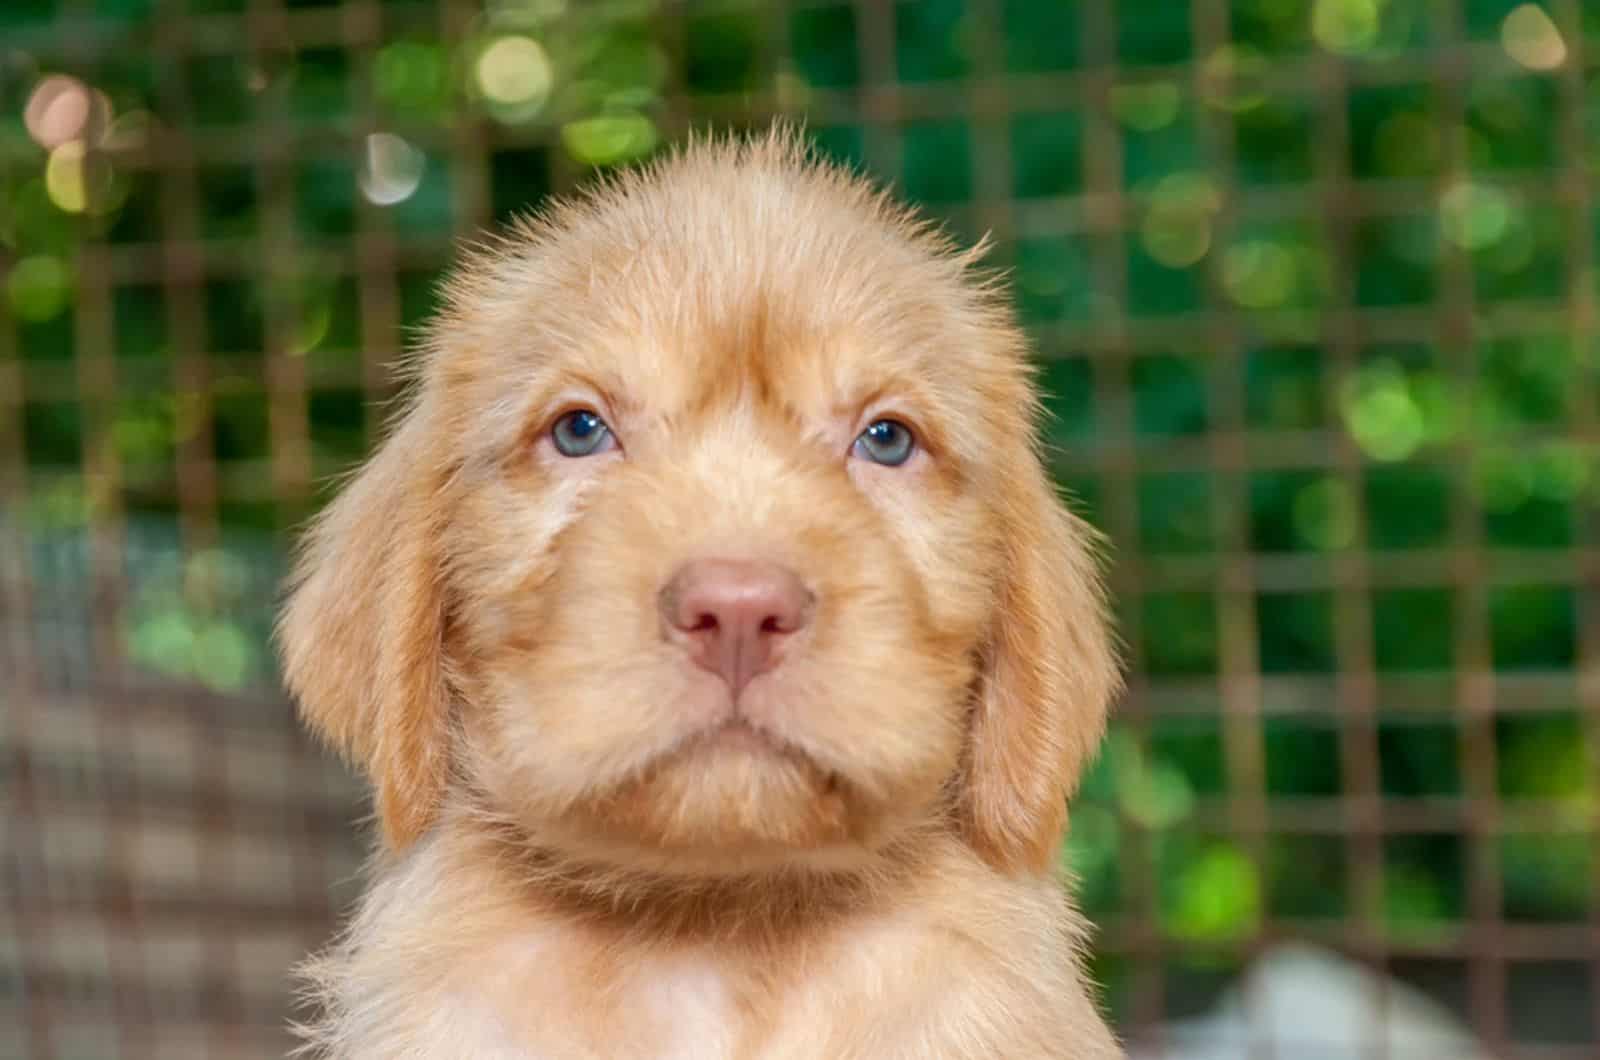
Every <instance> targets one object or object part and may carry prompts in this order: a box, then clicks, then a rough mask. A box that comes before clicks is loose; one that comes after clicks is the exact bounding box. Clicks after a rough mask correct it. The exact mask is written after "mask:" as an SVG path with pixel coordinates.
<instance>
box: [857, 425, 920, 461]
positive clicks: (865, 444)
mask: <svg viewBox="0 0 1600 1060" xmlns="http://www.w3.org/2000/svg"><path fill="white" fill-rule="evenodd" d="M854 448H855V451H856V452H857V453H858V454H859V455H861V456H864V457H866V458H867V459H868V460H871V461H872V462H873V463H874V464H882V465H883V466H885V467H899V466H900V465H901V464H903V463H905V462H906V461H907V460H910V459H911V454H912V453H914V452H916V449H917V440H916V438H914V437H913V436H912V434H911V428H910V427H907V426H906V425H905V424H903V423H901V422H900V421H899V420H874V421H872V422H871V423H869V424H867V429H866V430H864V431H862V432H861V433H860V434H859V435H858V436H857V437H856V444H855V447H854Z"/></svg>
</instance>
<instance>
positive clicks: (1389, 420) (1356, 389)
mask: <svg viewBox="0 0 1600 1060" xmlns="http://www.w3.org/2000/svg"><path fill="white" fill-rule="evenodd" d="M1339 397H1340V402H1339V404H1340V411H1341V412H1342V413H1343V415H1344V421H1345V427H1346V429H1348V430H1349V432H1350V436H1351V437H1352V438H1354V439H1355V441H1356V444H1357V445H1359V446H1360V447H1361V448H1362V450H1363V451H1365V452H1366V453H1367V455H1368V456H1371V457H1372V458H1373V459H1375V460H1384V461H1394V460H1404V459H1406V458H1407V457H1409V456H1411V455H1412V454H1413V453H1415V452H1416V451H1417V449H1418V448H1420V447H1421V445H1422V443H1423V442H1424V441H1425V440H1426V438H1427V435H1428V431H1427V426H1428V425H1427V420H1426V417H1425V416H1424V413H1423V409H1422V406H1421V404H1419V403H1418V401H1417V399H1416V396H1415V395H1414V394H1412V392H1411V388H1410V387H1409V386H1408V385H1407V382H1406V378H1405V375H1404V373H1402V372H1401V371H1400V369H1399V367H1398V366H1396V365H1394V364H1393V363H1391V362H1388V361H1380V362H1379V363H1377V364H1375V365H1373V366H1372V367H1370V368H1367V369H1365V370H1363V371H1362V372H1361V373H1360V374H1358V375H1356V376H1355V377H1354V378H1352V379H1351V380H1348V381H1347V382H1346V384H1345V386H1344V387H1343V388H1341V393H1340V395H1339Z"/></svg>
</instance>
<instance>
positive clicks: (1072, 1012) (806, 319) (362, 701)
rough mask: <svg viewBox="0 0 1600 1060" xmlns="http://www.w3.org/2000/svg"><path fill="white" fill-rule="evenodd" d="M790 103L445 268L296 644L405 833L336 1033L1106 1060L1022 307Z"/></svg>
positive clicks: (391, 843) (1079, 717) (302, 582)
mask: <svg viewBox="0 0 1600 1060" xmlns="http://www.w3.org/2000/svg"><path fill="white" fill-rule="evenodd" d="M975 256H976V253H975V252H974V253H959V252H957V251H956V249H955V248H954V247H953V246H952V245H951V244H950V243H949V242H948V241H946V240H945V239H944V238H943V237H941V236H939V235H937V234H936V233H935V232H934V231H932V230H931V229H930V228H929V227H928V226H927V225H925V224H924V223H922V222H920V221H918V220H916V219H915V218H914V217H913V215H912V214H911V213H910V212H908V211H906V210H904V209H902V208H900V207H897V206H895V205H893V204H892V203H891V202H890V201H889V200H887V199H886V198H885V197H884V196H883V195H882V194H880V193H878V192H875V191H873V190H872V189H871V188H869V187H868V186H867V185H866V184H864V183H863V182H862V181H860V180H858V179H856V178H854V177H852V176H849V175H847V174H845V173H842V172H840V171H839V170H836V169H832V168H828V167H826V166H824V165H821V164H819V163H817V162H815V161H813V160H810V159H809V158H808V157H807V156H806V153H805V151H804V149H803V148H802V147H800V146H799V145H798V142H797V139H796V137H795V136H793V135H792V134H788V133H785V132H782V131H779V132H776V133H773V134H771V135H769V136H767V137H765V138H763V139H759V140H756V141H753V142H745V143H740V142H718V143H701V144H699V145H696V146H691V147H690V148H688V149H687V150H686V151H684V152H683V153H681V154H678V155H676V156H674V157H672V158H670V159H668V160H666V161H663V162H660V163H658V164H656V165H654V166H652V167H651V168H649V169H647V170H645V171H643V172H641V173H637V174H634V175H630V176H625V177H621V178H618V179H616V180H613V181H611V182H608V183H606V184H603V185H602V186H601V187H599V188H598V189H597V190H595V191H593V192H591V193H589V194H588V195H586V196H584V197H581V198H579V199H577V200H575V201H572V202H568V203H566V204H564V205H561V206H557V207H555V208H553V209H551V210H548V211H546V212H545V213H544V214H543V215H542V216H540V217H538V218H537V219H534V220H532V221H529V222H527V223H525V224H522V225H520V226H519V227H518V228H517V229H516V230H515V231H514V232H512V233H511V234H510V235H509V236H507V237H505V238H504V239H502V240H500V241H498V242H496V243H494V244H493V245H491V246H488V247H486V248H483V249H480V250H479V251H478V252H477V253H476V254H475V256H474V258H473V260H472V261H470V262H469V263H468V264H467V265H465V266H464V267H463V268H462V269H461V271H460V272H459V274H458V275H457V276H456V278H455V279H454V281H453V282H452V283H451V284H450V285H449V288H448V299H447V303H448V304H447V306H446V308H445V309H444V311H443V313H442V314H441V316H440V319H439V320H438V321H437V322H436V324H435V325H434V326H433V328H432V331H431V333H430V335H429V338H428V340H427V342H426V344H425V347H424V349H423V351H422V354H421V358H420V364H419V365H418V369H417V376H418V379H417V392H416V394H415V397H414V400H413V401H412V402H411V403H410V405H409V407H408V408H407V409H406V411H405V413H404V415H403V417H402V418H401V419H400V421H399V423H398V425H397V426H396V428H395V430H394V432H393V434H392V435H391V436H390V437H389V439H388V440H387V442H386V443H385V444H384V445H383V447H382V449H381V450H380V451H379V452H378V454H377V455H376V456H375V457H374V458H373V460H372V462H371V463H370V464H369V465H368V466H367V467H366V469H365V470H364V471H363V472H362V473H361V475H360V476H359V477H358V478H357V479H355V480H354V482H353V483H352V484H351V485H350V486H349V488H348V489H346V490H345V492H344V493H343V495H342V496H341V497H340V498H339V499H338V500H337V501H336V502H335V503H334V504H333V505H332V507H331V508H330V509H329V510H328V512H327V513H326V514H325V515H324V516H323V517H322V519H321V520H320V521H319V522H318V523H317V525H316V527H315V529H314V530H313V531H312V532H311V534H310V537H309V540H308V542H307V543H306V547H305V552H304V556H303V559H302V562H301V565H300V570H299V574H298V578H297V580H296V584H295V587H294V591H293V595H292V598H291V600H290V602H289V605H288V608H287V611H286V614H285V616H284V619H283V624H282V629H281V640H282V646H283V650H284V656H285V661H286V669H287V674H288V681H289V685H290V687H291V689H292V690H293V691H294V693H295V694H296V695H297V697H298V698H299V701H300V704H301V706H302V709H303V712H304V715H305V717H306V719H307V721H308V722H309V724H310V725H311V727H312V728H313V729H315V730H316V731H317V732H318V733H319V734H321V735H322V736H323V737H325V738H326V739H327V740H328V741H329V742H330V743H332V744H333V745H334V746H335V747H337V748H339V749H341V750H342V751H344V752H345V753H347V754H348V755H349V756H350V757H351V758H352V759H353V760H354V761H356V762H357V763H359V764H360V765H361V766H362V767H363V768H364V769H365V770H366V772H367V773H368V774H369V776H370V777H371V780H372V783H373V785H374V787H375V789H376V803H377V810H378V815H379V818H380V820H381V822H382V833H383V840H384V844H383V845H384V850H383V851H382V853H381V854H380V856H379V859H378V861H377V862H376V865H375V868H374V879H373V881H372V883H371V886H370V889H369V891H368V893H367V895H366V897H365V900H364V901H363V903H362V905H361V908H360V910H359V912H358V913H357V915H356V916H355V918H354V920H353V922H352V923H351V924H350V926H349V928H348V930H347V932H346V934H345V935H344V937H343V939H342V941H340V942H339V943H338V944H337V945H336V946H335V947H334V948H333V950H332V951H331V952H330V953H329V954H328V955H326V956H324V957H323V958H321V959H320V960H318V961H317V962H314V963H313V965H312V966H311V969H310V972H309V979H310V983H311V992H312V996H313V1000H314V1001H315V1003H316V1004H317V1005H318V1008H319V1010H320V1012H321V1018H320V1019H319V1020H318V1021H317V1022H316V1023H315V1025H314V1026H312V1027H311V1028H309V1029H308V1031H307V1034H308V1036H309V1041H310V1045H309V1048H310V1051H311V1052H313V1053H314V1054H316V1055H322V1056H329V1057H363V1058H365V1057H384V1058H394V1057H473V1058H480V1057H504V1058H511V1057H536V1058H547V1060H579V1058H588V1057H595V1058H599V1057H607V1058H609V1057H674V1058H685V1060H688V1058H692V1060H723V1058H735V1057H772V1058H780V1057H784V1058H787V1057H794V1058H800V1057H816V1058H828V1060H841V1058H853V1057H859V1058H874V1060H876V1058H892V1057H905V1058H911V1057H1010V1058H1016V1057H1074V1058H1089V1057H1108V1056H1114V1055H1117V1054H1118V1052H1119V1051H1118V1049H1117V1046H1116V1045H1115V1043H1114V1042H1113V1039H1112V1037H1111V1035H1110V1034H1109V1033H1108V1031H1107V1029H1106V1027H1105V1024H1104V1022H1103V1021H1102V1019H1101V1017H1100V1016H1099V1014H1098V1013H1097V1011H1096V1008H1095V1005H1094V1003H1093V1001H1092V999H1091V996H1090V989H1089V987H1088V985H1087V983H1086V982H1085V980H1084V978H1083V975H1082V973H1081V971H1080V968H1079V954H1080V950H1081V947H1082V944H1083V924H1082V922H1081V921H1080V920H1079V918H1078V917H1077V915H1076V914H1075V913H1074V912H1073V910H1072V908H1071V906H1070V904H1069V901H1068V899H1067V896H1066V894H1065V891H1064V888H1063V886H1062V883H1061V881H1060V880H1059V878H1058V870H1057V860H1058V849H1059V840H1060V834H1061V832H1062V829H1063V826H1064V824H1065V818H1066V801H1067V797H1068V795H1069V794H1070V792H1071V790H1072V788H1073V787H1074V785H1075V783H1076V781H1077V778H1078V775H1079V773H1080V771H1081V770H1082V768H1083V766H1084V763H1085V760H1086V759H1087V758H1088V757H1089V755H1090V754H1091V752H1092V751H1093V749H1094V748H1095V746H1096V744H1097V742H1098V740H1099V737H1100V734H1101V730H1102V727H1103V724H1104V718H1105V712H1106V704H1107V701H1108V698H1109V697H1110V696H1111V694H1112V692H1113V689H1114V686H1115V684H1116V681H1117V668H1116V665H1115V661H1114V659H1113V653H1112V651H1111V648H1110V645H1109V643H1108V638H1107V633H1106V627H1105V620H1104V617H1103V614H1102V606H1101V598H1100V592H1099V589H1098V583H1097V579H1096V572H1095V565H1094V563H1093V560H1092V558H1091V554H1090V548H1089V543H1088V538H1089V535H1088V533H1087V532H1086V530H1085V529H1084V527H1083V526H1082V525H1080V524H1079V523H1077V522H1076V521H1074V519H1073V518H1072V517H1071V516H1069V515H1068V514H1067V513H1066V512H1065V511H1064V510H1063V509H1062V507H1061V506H1060V504H1059V503H1058V501H1057V498H1056V495H1055V492H1054V491H1053V489H1052V488H1051V485H1050V482H1049V480H1048V478H1047V477H1046V475H1045V473H1044V471H1043V470H1042V468H1041V466H1040V462H1039V459H1038V457H1037V454H1036V450H1035V442H1034V419H1035V411H1036V403H1035V396H1034V393H1033V389H1032V385H1031V381H1030V373H1029V370H1028V366H1027V362H1026V358H1025V350H1024V342H1023V338H1022V336H1021V334H1020V333H1019V332H1018V330H1017V328H1016V326H1015V324H1014V323H1013V322H1012V318H1011V315H1010V313H1009V312H1008V310H1007V309H1006V308H1005V305H1004V302H1003V300H1002V297H1001V295H1000V293H999V292H998V291H997V290H996V289H995V287H994V285H993V284H992V283H991V282H989V281H987V280H985V279H983V278H980V277H977V276H975V275H974V271H973V268H974V262H973V259H974V258H975Z"/></svg>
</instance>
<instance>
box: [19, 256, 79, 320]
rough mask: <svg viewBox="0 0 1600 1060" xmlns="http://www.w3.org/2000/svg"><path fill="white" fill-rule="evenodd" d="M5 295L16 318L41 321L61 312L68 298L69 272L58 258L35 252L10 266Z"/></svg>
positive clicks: (70, 293) (70, 276)
mask: <svg viewBox="0 0 1600 1060" xmlns="http://www.w3.org/2000/svg"><path fill="white" fill-rule="evenodd" d="M6 296H7V298H8V299H9V300H10V302H11V311H12V312H13V313H15V314H16V315H17V318H18V319H20V320H26V321H31V322H33V323H42V322H43V321H46V320H53V319H55V318H56V317H57V316H60V315H61V312H62V310H64V309H66V308H67V303H68V302H69V301H71V298H72V274H71V272H69V271H68V269H67V266H66V263H65V262H63V261H62V260H61V259H60V258H56V257H52V256H50V255H48V254H35V255H33V256H32V257H27V258H23V259H22V260H21V261H19V262H17V263H16V264H15V265H13V266H11V272H10V274H9V275H8V276H7V277H6Z"/></svg>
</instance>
